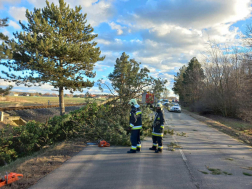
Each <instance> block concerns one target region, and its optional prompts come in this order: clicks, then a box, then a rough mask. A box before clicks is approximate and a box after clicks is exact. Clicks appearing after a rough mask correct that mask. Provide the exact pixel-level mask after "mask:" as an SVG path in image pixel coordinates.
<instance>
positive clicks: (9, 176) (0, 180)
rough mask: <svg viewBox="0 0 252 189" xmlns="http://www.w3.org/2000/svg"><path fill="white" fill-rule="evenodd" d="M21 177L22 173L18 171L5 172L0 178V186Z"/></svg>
mask: <svg viewBox="0 0 252 189" xmlns="http://www.w3.org/2000/svg"><path fill="white" fill-rule="evenodd" d="M22 177H23V175H22V174H18V173H13V172H11V173H9V174H8V173H6V175H5V176H4V177H2V178H0V187H2V186H5V185H8V184H11V183H13V182H15V181H17V180H20V179H21V178H22Z"/></svg>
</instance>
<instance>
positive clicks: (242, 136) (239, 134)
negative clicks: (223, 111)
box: [184, 110, 252, 146]
mask: <svg viewBox="0 0 252 189" xmlns="http://www.w3.org/2000/svg"><path fill="white" fill-rule="evenodd" d="M184 113H186V114H188V115H190V116H192V117H193V118H195V119H197V120H199V121H201V122H203V123H205V124H207V125H208V126H211V127H214V128H216V129H218V130H219V131H221V132H223V133H226V134H228V135H230V136H232V137H234V138H236V139H239V140H240V141H243V142H244V143H247V144H249V145H251V146H252V135H250V134H249V133H248V132H244V131H239V130H236V129H234V128H233V127H231V126H230V125H224V124H222V123H220V122H218V121H216V120H213V119H209V118H206V117H204V116H199V115H197V114H195V113H192V112H189V111H187V110H184ZM226 119H228V118H226ZM230 120H233V119H230ZM234 124H235V123H234Z"/></svg>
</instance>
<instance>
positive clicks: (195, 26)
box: [0, 0, 252, 96]
mask: <svg viewBox="0 0 252 189" xmlns="http://www.w3.org/2000/svg"><path fill="white" fill-rule="evenodd" d="M65 1H66V2H67V3H68V4H69V5H70V7H75V6H78V5H81V6H82V12H83V13H87V22H88V23H90V24H91V26H92V27H93V28H94V32H95V33H97V34H98V37H97V38H96V39H95V41H96V42H98V45H97V46H98V47H100V49H101V52H102V54H101V55H105V56H106V58H105V60H104V61H102V62H97V63H96V66H95V69H94V71H96V77H95V78H94V81H97V80H98V79H100V78H103V79H104V80H105V82H109V81H108V79H107V76H108V75H109V73H111V72H113V68H114V64H115V61H116V58H119V57H120V56H121V54H122V53H123V52H125V53H126V54H128V55H129V56H130V58H134V59H135V60H136V61H138V62H141V63H142V64H141V66H142V67H144V66H145V67H147V68H148V69H149V70H150V72H151V76H153V77H156V78H157V77H160V78H163V79H167V80H168V83H167V88H168V89H170V91H171V94H170V95H171V96H172V95H174V94H173V92H172V90H171V89H172V86H173V82H174V80H173V79H174V75H175V74H176V73H177V72H178V70H179V68H180V67H182V66H183V65H186V64H188V62H189V61H190V60H191V59H192V58H193V57H196V58H198V59H199V60H200V61H201V59H202V57H203V54H204V51H205V50H206V48H207V46H208V45H209V41H215V42H216V43H225V44H228V45H231V46H233V45H237V44H240V43H241V39H240V36H241V35H242V33H244V32H245V31H246V26H247V25H248V24H250V23H252V18H251V11H252V7H251V3H252V0H65ZM49 2H50V3H51V2H53V3H55V4H58V0H49ZM44 6H45V1H44V0H0V18H5V17H9V22H8V24H9V26H8V27H6V28H1V30H0V32H3V33H4V34H6V35H8V36H9V37H13V35H12V34H13V32H16V31H22V30H21V27H20V26H19V24H18V22H19V20H21V22H23V23H27V22H26V17H25V11H26V9H28V10H29V11H32V10H33V8H34V7H36V8H43V7H44ZM0 70H6V68H4V67H2V66H0ZM9 84H13V85H14V89H13V91H25V92H42V93H45V92H49V93H53V92H55V91H52V90H51V89H52V88H53V87H51V86H50V85H48V84H46V85H43V86H41V87H29V88H28V87H25V86H23V85H21V86H15V84H14V83H8V82H5V81H3V80H0V87H6V86H8V85H9ZM86 91H87V89H85V90H84V93H85V92H86ZM88 91H89V92H90V93H94V94H95V93H101V91H100V90H99V89H98V87H97V85H95V86H94V87H93V88H91V89H89V90H88ZM104 92H109V91H108V90H105V91H104ZM65 93H69V91H65ZM76 94H77V93H76Z"/></svg>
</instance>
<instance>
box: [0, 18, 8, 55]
mask: <svg viewBox="0 0 252 189" xmlns="http://www.w3.org/2000/svg"><path fill="white" fill-rule="evenodd" d="M7 21H8V18H4V19H0V28H2V27H6V26H8V24H7ZM0 40H8V36H6V35H4V34H3V33H2V32H0ZM5 47H6V46H5V45H4V44H2V45H0V60H1V58H4V54H3V53H2V51H3V49H4V48H5Z"/></svg>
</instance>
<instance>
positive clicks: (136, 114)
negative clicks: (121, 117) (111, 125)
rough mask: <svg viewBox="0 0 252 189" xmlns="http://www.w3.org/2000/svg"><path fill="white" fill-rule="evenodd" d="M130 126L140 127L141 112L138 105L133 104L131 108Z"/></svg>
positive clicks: (134, 128) (133, 128)
mask: <svg viewBox="0 0 252 189" xmlns="http://www.w3.org/2000/svg"><path fill="white" fill-rule="evenodd" d="M130 127H131V129H132V130H137V129H142V112H141V110H140V106H139V105H135V106H133V107H132V108H131V111H130Z"/></svg>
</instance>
